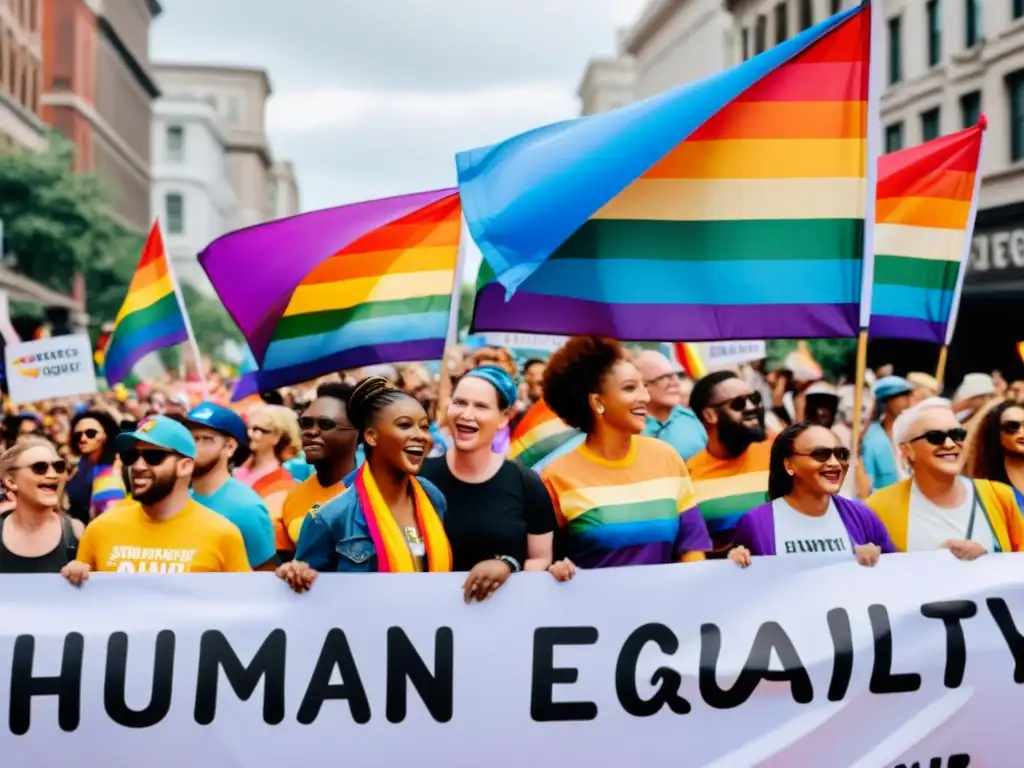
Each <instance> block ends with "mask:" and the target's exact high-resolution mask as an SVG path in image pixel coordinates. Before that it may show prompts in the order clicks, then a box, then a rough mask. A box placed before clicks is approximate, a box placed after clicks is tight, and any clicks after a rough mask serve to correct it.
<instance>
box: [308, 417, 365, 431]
mask: <svg viewBox="0 0 1024 768" xmlns="http://www.w3.org/2000/svg"><path fill="white" fill-rule="evenodd" d="M314 427H316V428H317V429H318V430H320V431H321V432H330V431H331V430H332V429H339V428H340V429H355V427H351V426H349V425H348V424H339V423H338V422H336V421H335V420H334V419H314V418H313V417H312V416H303V417H301V418H300V419H299V428H300V429H301V430H302V431H303V432H308V431H309V430H311V429H313V428H314Z"/></svg>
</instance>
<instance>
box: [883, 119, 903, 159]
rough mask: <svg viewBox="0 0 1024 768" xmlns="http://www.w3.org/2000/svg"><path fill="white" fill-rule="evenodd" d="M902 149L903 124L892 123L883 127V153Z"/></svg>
mask: <svg viewBox="0 0 1024 768" xmlns="http://www.w3.org/2000/svg"><path fill="white" fill-rule="evenodd" d="M900 149H903V123H893V124H892V125H887V126H886V127H885V151H886V152H896V151H897V150H900Z"/></svg>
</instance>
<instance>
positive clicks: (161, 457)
mask: <svg viewBox="0 0 1024 768" xmlns="http://www.w3.org/2000/svg"><path fill="white" fill-rule="evenodd" d="M172 455H173V454H172V453H171V452H170V451H161V450H160V449H159V448H143V449H142V450H139V449H138V448H129V449H128V450H126V451H121V462H122V463H123V464H124V465H125V466H126V467H132V466H134V465H135V463H136V462H137V461H138V460H139V459H140V458H141V459H142V460H143V461H144V462H146V464H148V465H149V466H151V467H159V466H160V465H161V464H163V463H164V462H165V461H167V459H168V458H170V457H171V456H172Z"/></svg>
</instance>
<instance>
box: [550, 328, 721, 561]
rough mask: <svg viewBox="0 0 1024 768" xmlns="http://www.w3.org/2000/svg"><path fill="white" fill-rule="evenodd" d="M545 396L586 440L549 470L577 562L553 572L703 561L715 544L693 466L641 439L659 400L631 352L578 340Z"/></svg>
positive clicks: (592, 339)
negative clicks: (698, 497) (693, 481)
mask: <svg viewBox="0 0 1024 768" xmlns="http://www.w3.org/2000/svg"><path fill="white" fill-rule="evenodd" d="M544 398H545V400H546V401H547V403H548V405H549V406H550V407H551V410H553V411H554V412H555V413H556V414H557V415H558V416H559V417H560V418H561V419H562V420H563V421H564V422H565V423H566V424H568V425H569V426H571V427H575V428H577V429H579V430H581V431H582V432H583V433H585V435H586V439H585V441H584V442H583V443H582V444H581V445H580V446H579V447H578V448H576V449H575V450H573V451H572V452H570V453H567V454H565V455H564V456H561V457H559V458H557V459H555V460H554V461H552V462H551V463H550V464H548V465H547V466H546V467H545V468H544V470H543V471H542V472H541V479H542V480H543V481H544V485H545V486H546V487H547V490H548V493H549V494H550V496H551V500H552V502H553V503H554V507H555V513H556V517H557V520H558V523H559V526H560V527H561V529H562V533H563V535H564V538H563V543H564V548H565V555H566V556H567V559H568V560H567V561H566V560H563V561H561V562H558V563H555V564H554V565H553V566H552V567H551V568H552V571H553V572H554V571H555V570H556V569H559V568H571V567H572V566H573V564H575V565H577V566H579V567H581V568H609V567H614V566H620V565H656V564H662V563H673V562H693V561H698V560H703V559H704V553H705V552H707V551H708V550H710V549H711V539H710V537H709V536H708V530H707V527H706V526H705V524H704V519H703V518H702V517H701V513H700V510H699V509H698V508H697V505H696V502H695V500H694V493H693V486H692V484H691V483H690V476H689V473H688V472H687V471H686V464H684V463H683V460H682V458H680V456H679V454H678V453H677V452H676V451H675V450H674V449H673V448H672V446H670V445H669V444H668V443H665V442H662V441H660V440H656V439H654V438H649V437H641V434H640V433H641V432H643V430H644V426H645V424H646V419H647V403H648V402H649V400H650V396H649V395H648V394H647V390H646V388H645V387H644V383H643V378H642V377H641V376H640V372H639V371H638V370H637V369H636V367H635V366H634V365H633V363H632V362H630V359H629V355H628V354H627V352H626V350H625V349H623V347H622V345H620V344H619V342H617V341H615V340H614V339H607V338H601V337H598V336H575V337H573V338H572V339H570V340H569V341H568V342H567V343H566V344H565V346H563V347H562V348H561V349H560V350H558V351H557V352H556V353H555V354H554V355H553V356H552V358H551V360H550V361H549V362H548V366H547V370H546V371H545V373H544ZM555 575H556V576H557V575H558V574H555Z"/></svg>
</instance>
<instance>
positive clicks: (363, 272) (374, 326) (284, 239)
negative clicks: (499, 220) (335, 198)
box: [199, 189, 462, 400]
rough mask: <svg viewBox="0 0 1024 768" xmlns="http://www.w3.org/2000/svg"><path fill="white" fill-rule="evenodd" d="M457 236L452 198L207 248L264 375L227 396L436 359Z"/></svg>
mask: <svg viewBox="0 0 1024 768" xmlns="http://www.w3.org/2000/svg"><path fill="white" fill-rule="evenodd" d="M461 226H462V217H461V208H460V205H459V195H458V191H457V190H455V189H442V190H436V191H434V192H423V193H419V194H414V195H404V196H401V197H394V198H389V199H386V200H374V201H371V202H366V203H358V204H354V205H347V206H342V207H339V208H332V209H329V210H324V211H316V212H314V213H307V214H303V215H300V216H294V217H291V218H288V219H281V220H279V221H273V222H270V223H268V224H263V225H260V226H257V227H250V228H249V229H243V230H240V231H238V232H233V233H231V234H229V235H225V236H224V237H222V238H220V239H219V240H216V241H215V242H213V243H212V244H211V245H210V246H209V247H208V248H207V249H206V250H205V251H204V252H203V253H202V254H200V256H199V261H200V264H202V266H203V268H204V269H205V270H206V273H207V275H209V277H210V281H211V282H212V283H213V287H214V289H215V290H216V291H217V294H218V295H219V296H220V298H221V301H222V302H223V303H224V306H225V308H226V309H227V310H228V312H229V313H230V314H231V316H232V317H233V318H234V320H235V322H236V323H237V324H238V326H239V328H240V329H241V330H242V332H243V334H244V335H245V338H246V341H247V342H248V344H249V348H250V349H251V350H252V355H253V357H254V359H255V361H256V363H258V365H259V369H258V370H256V371H251V372H248V373H246V374H245V375H244V376H243V377H242V379H241V381H240V383H239V385H238V387H236V389H235V393H234V395H233V397H234V398H235V399H236V400H238V399H240V398H242V397H245V396H246V395H249V394H252V393H253V392H259V391H263V390H266V389H271V388H276V387H280V386H286V385H289V384H297V383H299V382H302V381H308V380H310V379H315V378H317V377H319V376H323V375H326V374H329V373H333V372H336V371H340V370H343V369H346V368H357V367H361V366H366V365H375V364H378V363H397V362H406V361H416V360H435V359H439V358H441V357H442V355H443V351H444V344H445V338H446V336H447V333H448V329H449V320H450V313H451V312H450V310H451V304H452V295H453V289H454V285H455V271H456V267H457V261H458V251H459V234H460V230H461Z"/></svg>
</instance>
